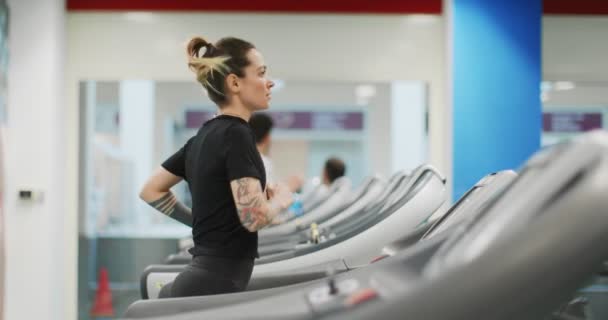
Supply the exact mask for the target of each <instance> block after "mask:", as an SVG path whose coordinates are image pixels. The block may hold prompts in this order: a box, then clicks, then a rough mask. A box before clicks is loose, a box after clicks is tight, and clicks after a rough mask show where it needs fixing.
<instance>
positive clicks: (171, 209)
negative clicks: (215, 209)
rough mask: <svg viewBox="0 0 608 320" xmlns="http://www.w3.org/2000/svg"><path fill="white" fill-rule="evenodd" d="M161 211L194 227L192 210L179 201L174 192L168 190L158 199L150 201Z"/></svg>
mask: <svg viewBox="0 0 608 320" xmlns="http://www.w3.org/2000/svg"><path fill="white" fill-rule="evenodd" d="M148 204H149V205H150V206H152V207H153V208H154V209H156V210H158V211H160V212H161V213H163V214H165V215H167V216H169V217H171V218H173V219H175V220H177V221H179V222H181V223H183V224H185V225H187V226H189V227H192V210H191V209H190V208H188V207H186V206H185V205H184V204H183V203H181V202H179V201H178V200H177V198H176V197H175V195H173V193H172V192H167V193H166V194H165V195H164V196H162V197H161V198H160V199H158V200H154V201H150V202H148Z"/></svg>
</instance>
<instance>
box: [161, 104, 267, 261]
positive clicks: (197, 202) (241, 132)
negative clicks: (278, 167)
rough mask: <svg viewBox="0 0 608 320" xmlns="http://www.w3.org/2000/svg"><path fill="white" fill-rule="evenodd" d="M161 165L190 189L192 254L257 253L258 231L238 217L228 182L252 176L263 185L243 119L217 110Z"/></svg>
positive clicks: (245, 255)
mask: <svg viewBox="0 0 608 320" xmlns="http://www.w3.org/2000/svg"><path fill="white" fill-rule="evenodd" d="M162 166H163V167H164V168H165V169H167V170H168V171H169V172H171V173H173V174H175V175H177V176H180V177H183V178H184V179H185V180H186V181H187V182H188V186H189V188H190V193H191V194H192V216H193V221H192V236H193V239H194V248H192V249H190V253H191V254H192V255H194V256H202V255H211V256H223V257H235V258H257V257H258V252H257V250H258V234H257V232H249V231H248V230H247V229H245V227H243V225H242V224H241V221H240V219H239V217H238V214H237V210H236V205H235V203H234V198H233V196H232V189H231V188H230V181H232V180H236V179H240V178H244V177H252V178H257V179H258V180H260V183H261V185H262V190H263V189H264V187H265V186H266V173H265V171H264V163H263V162H262V158H261V157H260V154H259V152H258V150H257V148H256V145H255V138H254V135H253V132H252V131H251V127H249V124H248V123H247V122H246V121H245V120H243V119H241V118H238V117H233V116H228V115H220V116H217V117H215V118H213V119H211V120H209V121H207V122H205V123H204V124H203V126H202V127H201V128H200V129H199V131H198V133H197V134H196V135H195V136H194V137H192V138H190V140H188V142H186V144H185V145H184V146H183V147H182V148H181V149H180V150H179V151H177V152H176V153H175V154H174V155H173V156H171V157H170V158H169V159H167V160H166V161H165V162H164V163H163V164H162Z"/></svg>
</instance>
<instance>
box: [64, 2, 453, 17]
mask: <svg viewBox="0 0 608 320" xmlns="http://www.w3.org/2000/svg"><path fill="white" fill-rule="evenodd" d="M66 5H67V9H68V10H95V11H97V10H102V11H232V12H235V11H254V12H287V13H392V14H408V13H426V14H441V12H442V0H410V1H407V0H347V1H339V0H325V1H323V0H258V1H254V0H228V1H222V0H213V1H209V0H67V1H66Z"/></svg>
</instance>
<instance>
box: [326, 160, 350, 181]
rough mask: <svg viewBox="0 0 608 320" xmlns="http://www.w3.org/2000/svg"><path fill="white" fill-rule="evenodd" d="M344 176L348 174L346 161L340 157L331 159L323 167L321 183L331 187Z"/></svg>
mask: <svg viewBox="0 0 608 320" xmlns="http://www.w3.org/2000/svg"><path fill="white" fill-rule="evenodd" d="M344 174H346V165H345V164H344V161H342V159H340V158H338V157H331V158H329V159H327V161H325V165H324V166H323V173H322V175H321V183H323V184H324V185H326V186H330V185H331V184H332V183H333V182H334V181H336V179H338V178H340V177H343V176H344Z"/></svg>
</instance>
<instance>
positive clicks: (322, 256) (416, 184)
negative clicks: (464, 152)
mask: <svg viewBox="0 0 608 320" xmlns="http://www.w3.org/2000/svg"><path fill="white" fill-rule="evenodd" d="M444 181H445V180H444V178H443V177H442V176H441V175H440V174H439V173H437V171H436V170H435V169H434V168H433V167H432V166H429V165H423V166H420V167H419V168H417V169H416V170H414V172H412V175H411V176H410V177H409V179H407V180H406V179H404V181H403V182H402V187H401V188H400V190H399V193H398V194H399V195H400V196H399V197H396V198H397V199H391V200H390V201H389V202H388V203H385V204H384V207H383V208H381V209H384V210H381V211H380V214H378V215H377V216H376V217H373V216H372V218H375V219H370V220H369V221H366V220H364V221H361V224H360V228H355V229H352V230H350V231H349V232H350V233H348V234H344V236H342V237H334V238H332V239H329V240H328V241H326V242H323V243H320V244H318V245H315V246H311V247H306V248H302V249H299V250H297V251H295V252H287V253H286V254H283V256H284V257H285V260H280V261H276V262H272V263H265V264H261V265H257V264H256V266H255V267H254V270H253V274H252V281H250V285H249V287H248V290H253V289H261V288H259V287H255V286H254V284H255V283H258V282H256V280H255V279H256V278H259V277H262V278H264V277H268V276H272V275H273V274H276V273H277V272H281V273H287V274H295V273H299V272H301V271H302V270H305V271H306V272H304V273H305V274H306V275H310V272H311V271H317V272H316V273H315V275H316V276H317V277H319V276H322V275H323V272H324V271H325V265H326V264H328V263H333V265H334V267H333V268H334V269H336V270H342V271H343V270H347V269H348V268H349V266H350V267H352V266H358V265H361V264H364V263H367V262H369V261H370V260H371V259H373V258H374V257H376V256H377V255H378V252H380V250H381V249H382V247H383V246H385V245H386V244H388V243H391V242H393V241H395V240H397V239H399V238H401V237H402V236H403V234H405V233H408V232H410V231H411V230H413V229H415V228H416V227H417V226H419V225H420V224H421V223H422V222H424V221H425V220H426V219H427V218H428V217H429V216H431V215H432V214H433V213H434V212H435V211H436V210H438V209H439V208H440V207H441V205H442V203H443V202H444V201H445V197H446V195H445V185H444V183H445V182H444ZM289 257H293V258H289ZM315 268H321V270H317V269H315ZM182 269H183V266H149V267H148V268H147V269H146V270H145V271H144V273H143V274H142V281H141V283H142V285H141V289H142V298H144V299H146V298H152V299H154V298H156V297H158V292H159V291H160V288H161V287H162V286H163V285H165V284H167V283H169V282H171V281H172V280H173V278H175V276H177V274H178V273H179V272H180V271H181V270H182ZM319 272H320V273H319ZM307 280H311V279H310V277H304V278H299V277H293V278H292V279H289V278H282V282H281V283H280V284H279V285H287V284H293V283H297V282H302V281H307ZM289 281H291V282H289ZM263 288H264V287H263Z"/></svg>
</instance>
